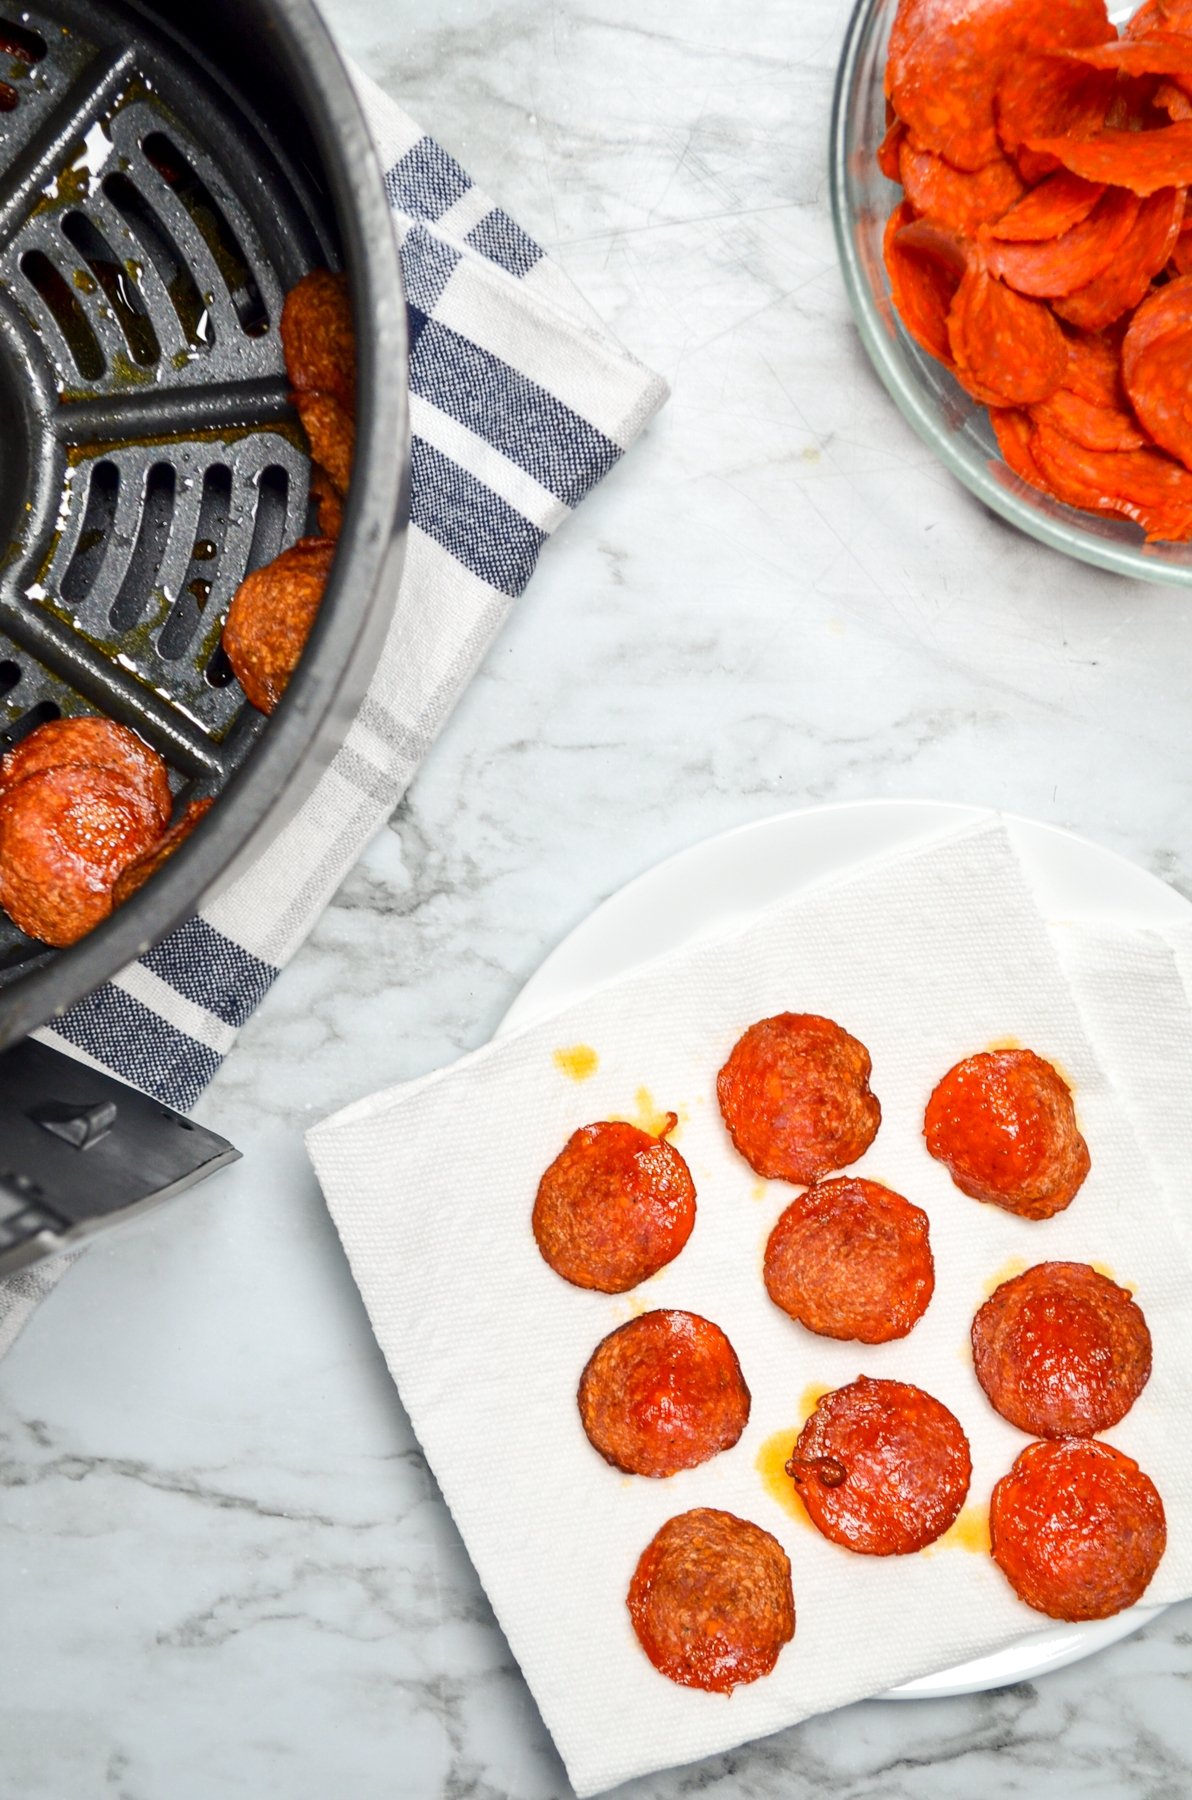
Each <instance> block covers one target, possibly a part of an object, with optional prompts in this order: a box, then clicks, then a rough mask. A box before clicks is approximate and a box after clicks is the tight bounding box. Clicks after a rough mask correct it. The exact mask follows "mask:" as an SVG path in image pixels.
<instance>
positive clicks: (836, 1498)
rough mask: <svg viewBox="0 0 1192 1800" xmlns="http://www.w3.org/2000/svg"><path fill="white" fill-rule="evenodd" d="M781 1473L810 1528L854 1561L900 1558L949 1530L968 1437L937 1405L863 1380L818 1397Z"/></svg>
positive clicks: (918, 1393)
mask: <svg viewBox="0 0 1192 1800" xmlns="http://www.w3.org/2000/svg"><path fill="white" fill-rule="evenodd" d="M786 1472H787V1474H788V1475H789V1476H790V1477H791V1479H792V1480H793V1482H794V1484H795V1491H796V1493H797V1494H798V1495H799V1498H800V1499H801V1500H802V1502H803V1504H804V1506H805V1507H806V1508H807V1512H808V1515H809V1517H810V1519H811V1522H812V1524H813V1525H815V1526H816V1528H817V1530H819V1531H822V1532H823V1534H824V1536H825V1537H827V1538H831V1540H832V1542H833V1543H834V1544H842V1545H843V1546H844V1548H845V1549H846V1550H855V1551H857V1553H858V1554H859V1555H861V1556H907V1555H909V1554H910V1553H911V1552H912V1551H915V1550H922V1548H923V1547H924V1545H925V1544H930V1543H934V1541H935V1539H936V1538H938V1537H940V1536H942V1534H943V1533H944V1532H945V1531H947V1529H948V1527H949V1526H950V1525H952V1524H954V1522H955V1520H956V1517H957V1514H958V1513H959V1512H960V1509H961V1507H962V1506H963V1505H964V1498H965V1495H966V1494H967V1493H968V1488H969V1481H970V1480H971V1478H972V1462H971V1460H970V1457H969V1446H968V1439H967V1438H966V1437H965V1435H964V1432H963V1430H962V1429H961V1426H960V1424H959V1422H958V1421H957V1420H956V1419H955V1418H954V1417H953V1415H952V1414H951V1413H950V1412H949V1411H948V1409H947V1407H946V1406H944V1405H942V1404H941V1402H940V1401H938V1400H935V1399H933V1398H932V1396H931V1395H930V1394H925V1393H924V1392H923V1390H922V1388H917V1387H911V1386H910V1384H909V1383H908V1382H904V1381H874V1380H871V1379H870V1377H869V1376H867V1375H861V1376H859V1377H858V1378H857V1380H856V1381H852V1382H850V1383H849V1384H848V1386H847V1387H841V1388H836V1389H834V1390H833V1392H832V1393H830V1394H825V1395H824V1396H823V1398H822V1399H821V1400H820V1401H819V1403H818V1405H817V1406H816V1409H815V1411H814V1412H813V1413H812V1415H811V1417H810V1418H809V1419H808V1420H807V1423H806V1424H805V1425H804V1427H803V1429H802V1431H801V1432H800V1433H799V1436H798V1439H797V1441H796V1443H795V1448H794V1452H793V1454H792V1456H791V1459H790V1461H789V1462H788V1463H787V1465H786Z"/></svg>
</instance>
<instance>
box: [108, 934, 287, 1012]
mask: <svg viewBox="0 0 1192 1800" xmlns="http://www.w3.org/2000/svg"><path fill="white" fill-rule="evenodd" d="M141 961H142V963H144V965H145V967H146V968H147V969H152V971H153V973H154V974H155V975H158V976H160V978H161V979H162V981H165V982H168V984H169V985H170V987H172V988H173V989H174V991H175V992H176V993H179V994H182V995H184V997H185V998H186V999H187V1000H193V1001H194V1003H195V1005H196V1006H202V1007H204V1008H205V1009H206V1010H207V1011H208V1012H209V1013H214V1015H215V1017H216V1018H217V1019H222V1020H223V1021H224V1023H225V1024H226V1025H236V1026H239V1025H243V1024H244V1022H245V1020H246V1019H250V1018H251V1017H252V1015H253V1013H254V1012H255V1011H256V1010H257V1007H258V1006H259V1005H260V1004H261V1001H262V1000H263V999H264V998H265V995H266V994H267V993H268V992H269V989H270V988H271V987H272V985H273V983H274V982H275V981H276V980H277V975H278V971H277V970H276V969H275V968H274V967H273V966H272V964H270V963H267V962H262V961H261V959H260V957H257V956H254V955H253V954H252V952H251V951H250V950H245V949H243V948H242V946H241V945H239V944H237V943H234V942H233V941H232V939H231V938H229V937H225V936H224V934H223V932H222V931H216V929H215V927H214V926H213V925H208V923H207V921H206V919H201V918H194V919H187V920H186V922H185V924H183V925H180V926H179V927H178V929H177V930H176V931H172V932H171V933H170V935H169V937H168V938H163V939H162V941H161V943H160V944H157V945H155V947H154V948H153V949H152V950H149V951H147V952H146V953H145V955H144V956H143V957H142V958H141Z"/></svg>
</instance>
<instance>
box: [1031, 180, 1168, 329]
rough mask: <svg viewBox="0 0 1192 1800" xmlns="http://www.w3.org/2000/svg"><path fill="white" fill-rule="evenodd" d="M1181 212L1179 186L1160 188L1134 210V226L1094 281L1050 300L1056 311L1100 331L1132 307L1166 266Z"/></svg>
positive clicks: (1086, 327) (1085, 326)
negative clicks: (1136, 215) (1063, 296)
mask: <svg viewBox="0 0 1192 1800" xmlns="http://www.w3.org/2000/svg"><path fill="white" fill-rule="evenodd" d="M1183 217H1184V190H1183V188H1171V187H1167V188H1160V189H1159V191H1158V193H1155V194H1151V195H1150V196H1149V197H1148V198H1147V199H1145V200H1144V201H1143V203H1142V205H1141V206H1140V207H1139V209H1138V217H1137V218H1136V219H1135V221H1134V229H1133V231H1132V232H1131V233H1130V236H1129V237H1128V238H1127V239H1126V241H1125V243H1124V244H1123V245H1122V247H1121V250H1120V251H1119V252H1118V254H1117V256H1116V257H1115V258H1114V260H1113V262H1111V263H1110V265H1109V267H1108V268H1107V269H1104V270H1103V271H1102V273H1101V274H1100V275H1098V276H1097V278H1096V279H1095V280H1094V281H1091V282H1090V283H1089V285H1088V286H1087V287H1083V288H1079V289H1077V291H1076V292H1075V293H1074V294H1069V295H1067V296H1066V297H1065V298H1064V299H1060V300H1057V301H1056V302H1055V310H1056V312H1057V313H1058V314H1059V315H1060V317H1061V318H1062V319H1066V320H1067V321H1068V322H1069V324H1071V325H1077V326H1079V327H1080V329H1081V330H1082V331H1100V330H1102V329H1103V328H1104V327H1105V326H1106V325H1112V324H1113V322H1114V321H1115V319H1120V318H1121V317H1122V315H1123V313H1127V312H1130V311H1132V309H1133V308H1134V307H1136V306H1137V305H1138V303H1139V301H1140V300H1141V299H1142V297H1143V295H1144V294H1145V293H1146V291H1147V289H1148V288H1149V287H1150V285H1151V282H1152V281H1153V280H1154V278H1155V276H1156V275H1157V274H1158V273H1159V271H1160V269H1162V268H1164V267H1165V266H1166V263H1167V261H1168V258H1169V257H1170V255H1171V253H1172V250H1173V249H1174V247H1175V243H1176V240H1177V238H1178V236H1179V231H1180V225H1181V223H1182V222H1183Z"/></svg>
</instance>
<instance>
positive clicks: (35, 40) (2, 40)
mask: <svg viewBox="0 0 1192 1800" xmlns="http://www.w3.org/2000/svg"><path fill="white" fill-rule="evenodd" d="M45 53H46V41H45V39H44V38H43V37H42V36H41V34H40V32H37V31H30V29H29V27H28V26H27V25H18V24H17V22H16V20H15V19H5V18H0V56H11V57H12V58H13V59H14V60H15V61H16V62H23V63H29V64H30V66H32V64H33V63H39V62H41V60H42V58H43V57H44V56H45Z"/></svg>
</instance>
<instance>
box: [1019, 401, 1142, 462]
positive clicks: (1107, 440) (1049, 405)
mask: <svg viewBox="0 0 1192 1800" xmlns="http://www.w3.org/2000/svg"><path fill="white" fill-rule="evenodd" d="M1031 417H1032V418H1033V419H1035V420H1036V421H1037V422H1038V423H1039V424H1041V425H1050V426H1052V427H1053V428H1054V429H1055V430H1056V431H1061V432H1063V434H1064V436H1065V437H1070V438H1071V439H1072V440H1073V442H1074V443H1077V444H1082V445H1083V446H1084V447H1085V448H1086V449H1087V450H1141V449H1143V448H1145V446H1146V445H1147V444H1149V443H1150V439H1149V438H1148V437H1147V435H1146V433H1145V432H1143V431H1140V430H1139V429H1138V425H1137V423H1136V421H1135V420H1134V419H1133V418H1132V417H1131V415H1130V414H1129V413H1128V412H1125V411H1124V410H1123V409H1122V408H1120V407H1109V406H1100V405H1098V403H1097V402H1096V401H1095V400H1086V399H1085V398H1084V396H1083V395H1082V394H1074V393H1073V392H1072V391H1071V389H1070V388H1057V389H1056V391H1055V393H1054V394H1053V395H1052V396H1051V398H1050V400H1042V401H1040V402H1039V404H1038V405H1037V406H1032V407H1031Z"/></svg>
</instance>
